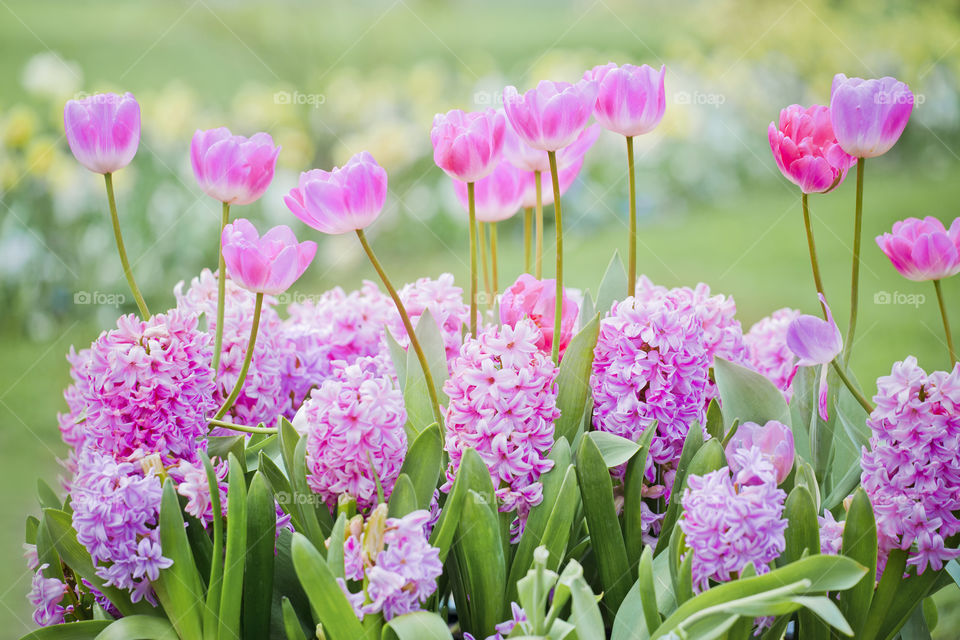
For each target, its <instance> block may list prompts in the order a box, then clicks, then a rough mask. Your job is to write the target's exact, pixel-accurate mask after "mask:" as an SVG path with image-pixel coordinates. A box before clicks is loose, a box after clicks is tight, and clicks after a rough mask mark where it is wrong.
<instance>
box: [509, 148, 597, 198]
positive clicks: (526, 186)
mask: <svg viewBox="0 0 960 640" xmlns="http://www.w3.org/2000/svg"><path fill="white" fill-rule="evenodd" d="M558 155H559V154H558ZM582 168H583V158H582V157H580V158H579V159H577V160H575V161H574V162H573V164H571V165H569V166H567V167H566V168H564V169H561V170H560V173H559V176H560V195H561V196H562V195H563V194H565V193H566V192H567V190H568V189H569V188H570V186H571V185H573V183H574V181H575V180H576V179H577V176H579V175H580V170H581V169H582ZM522 181H523V195H522V197H521V199H520V205H521V206H522V207H533V206H535V205H536V204H537V183H536V182H535V176H534V174H533V173H530V172H526V171H525V172H523V173H522ZM540 203H541V204H542V205H543V206H545V207H546V206H549V205H551V204H553V190H552V189H542V188H541V194H540Z"/></svg>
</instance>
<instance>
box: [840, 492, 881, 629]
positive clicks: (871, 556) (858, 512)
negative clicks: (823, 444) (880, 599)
mask: <svg viewBox="0 0 960 640" xmlns="http://www.w3.org/2000/svg"><path fill="white" fill-rule="evenodd" d="M841 553H842V554H843V555H845V556H847V557H848V558H851V559H853V560H856V561H857V562H859V563H860V564H862V565H863V566H864V567H866V568H867V574H866V575H865V576H863V580H861V581H860V582H859V583H858V584H857V585H856V586H855V587H853V588H852V589H849V590H847V591H844V592H842V593H841V594H840V610H841V611H842V612H843V615H844V617H846V619H847V622H849V623H850V627H851V628H852V629H853V632H854V635H857V634H859V633H860V632H861V630H862V629H863V626H864V624H866V620H867V614H868V612H869V611H870V603H871V602H872V600H873V589H874V586H875V584H876V567H877V521H876V519H875V518H874V516H873V507H872V506H871V505H870V498H868V497H867V494H866V492H865V491H864V490H863V489H857V491H856V493H854V494H853V501H852V502H851V503H850V509H849V510H848V511H847V520H846V524H844V526H843V547H842V550H841Z"/></svg>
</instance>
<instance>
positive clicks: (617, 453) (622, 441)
mask: <svg viewBox="0 0 960 640" xmlns="http://www.w3.org/2000/svg"><path fill="white" fill-rule="evenodd" d="M647 431H650V429H649V428H647ZM586 437H588V438H591V439H592V440H593V443H594V444H595V445H597V449H599V451H600V456H601V457H603V462H604V464H606V465H607V467H609V468H611V469H612V468H613V467H619V466H620V465H622V464H625V463H626V462H628V461H629V460H630V458H632V457H633V456H634V455H636V453H637V452H639V451H640V445H639V444H638V443H636V442H634V441H633V440H628V439H627V438H624V437H622V436H618V435H615V434H613V433H607V432H606V431H591V432H590V433H588V434H586Z"/></svg>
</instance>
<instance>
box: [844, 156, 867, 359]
mask: <svg viewBox="0 0 960 640" xmlns="http://www.w3.org/2000/svg"><path fill="white" fill-rule="evenodd" d="M864 164H865V162H864V159H863V158H857V202H856V210H855V211H854V221H853V273H852V275H851V276H850V327H849V328H848V329H847V340H846V343H845V344H844V345H843V363H844V364H848V363H849V362H850V354H851V352H852V351H853V334H854V332H855V331H856V329H857V303H858V302H859V300H860V235H861V234H860V229H861V227H862V226H863V166H864Z"/></svg>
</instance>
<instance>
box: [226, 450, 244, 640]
mask: <svg viewBox="0 0 960 640" xmlns="http://www.w3.org/2000/svg"><path fill="white" fill-rule="evenodd" d="M229 460H230V476H229V479H228V485H229V489H228V490H227V539H226V556H225V558H224V563H223V588H222V589H221V592H220V611H219V617H220V625H219V629H220V631H219V637H220V638H238V637H240V604H241V602H242V601H243V570H244V565H245V564H246V558H247V483H246V479H245V478H244V477H243V467H242V466H241V465H240V461H239V460H238V459H237V457H236V456H235V455H233V453H232V452H231V453H230V454H229Z"/></svg>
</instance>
